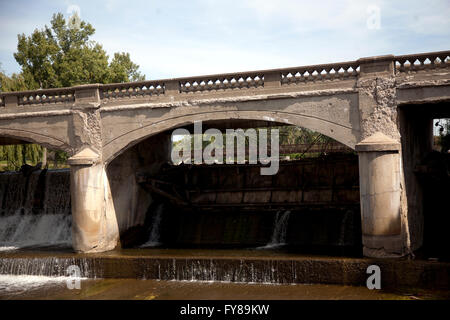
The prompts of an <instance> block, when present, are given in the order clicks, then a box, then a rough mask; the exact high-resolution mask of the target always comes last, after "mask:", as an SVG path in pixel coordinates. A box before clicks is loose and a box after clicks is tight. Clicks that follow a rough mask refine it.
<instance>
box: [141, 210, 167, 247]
mask: <svg viewBox="0 0 450 320" xmlns="http://www.w3.org/2000/svg"><path fill="white" fill-rule="evenodd" d="M162 212H163V204H160V205H159V206H158V207H157V209H156V212H155V215H154V217H153V219H152V225H151V228H150V236H149V238H148V240H147V242H146V243H144V244H143V245H141V247H143V248H145V247H157V246H160V245H161V242H160V232H159V229H160V228H159V227H160V225H161V218H162Z"/></svg>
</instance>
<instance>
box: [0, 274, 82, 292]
mask: <svg viewBox="0 0 450 320" xmlns="http://www.w3.org/2000/svg"><path fill="white" fill-rule="evenodd" d="M73 279H74V278H73V277H68V276H61V277H47V276H32V275H9V274H8V275H3V274H2V275H0V293H2V292H3V293H8V294H20V293H23V292H26V291H31V290H33V289H37V288H42V287H44V286H60V287H66V286H67V282H69V281H73ZM86 279H87V278H79V280H80V281H82V280H86Z"/></svg>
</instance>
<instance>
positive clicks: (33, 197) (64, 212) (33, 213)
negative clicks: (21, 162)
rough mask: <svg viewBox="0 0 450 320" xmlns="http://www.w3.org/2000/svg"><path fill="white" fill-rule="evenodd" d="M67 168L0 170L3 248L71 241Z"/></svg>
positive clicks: (61, 244)
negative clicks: (22, 170)
mask: <svg viewBox="0 0 450 320" xmlns="http://www.w3.org/2000/svg"><path fill="white" fill-rule="evenodd" d="M69 183H70V175H69V171H68V170H54V171H46V170H42V171H38V172H33V173H32V174H30V175H29V176H24V175H23V174H21V173H16V172H15V173H1V174H0V251H8V250H14V249H19V248H25V247H42V246H58V247H68V246H70V245H71V224H72V217H71V215H70V188H69Z"/></svg>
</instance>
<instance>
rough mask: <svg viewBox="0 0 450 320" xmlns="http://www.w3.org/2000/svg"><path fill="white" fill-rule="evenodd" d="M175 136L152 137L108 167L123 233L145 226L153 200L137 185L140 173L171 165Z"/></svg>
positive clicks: (123, 154)
mask: <svg viewBox="0 0 450 320" xmlns="http://www.w3.org/2000/svg"><path fill="white" fill-rule="evenodd" d="M171 145H172V142H171V136H170V135H169V134H167V133H162V134H158V135H155V136H152V137H150V138H148V139H146V140H145V141H142V142H141V143H139V144H137V145H135V146H133V147H131V148H130V149H128V150H127V151H126V152H124V153H122V154H121V155H119V156H118V157H117V158H116V159H114V161H112V162H111V163H110V164H109V165H108V168H107V175H108V179H109V182H110V186H111V192H112V196H113V199H114V208H115V212H116V217H117V222H118V225H119V231H120V232H121V233H123V232H125V231H127V230H128V229H130V228H131V227H133V226H137V225H143V224H144V220H145V215H146V212H147V209H148V208H149V206H150V204H151V201H152V197H151V196H150V195H149V194H148V193H147V192H146V191H145V190H144V189H143V188H141V187H140V186H139V185H137V183H136V178H135V176H136V174H137V173H139V172H146V173H150V174H151V173H156V172H157V171H158V170H159V169H160V168H161V166H162V165H163V164H165V163H167V162H168V161H169V160H170V158H169V156H170V152H171Z"/></svg>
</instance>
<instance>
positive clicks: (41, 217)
mask: <svg viewBox="0 0 450 320" xmlns="http://www.w3.org/2000/svg"><path fill="white" fill-rule="evenodd" d="M71 225H72V216H71V215H70V214H69V215H68V214H31V213H25V214H22V213H20V212H16V213H15V214H13V215H9V216H2V217H0V251H11V250H16V249H20V248H25V247H45V246H61V247H69V246H70V245H71V243H72V236H71Z"/></svg>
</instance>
